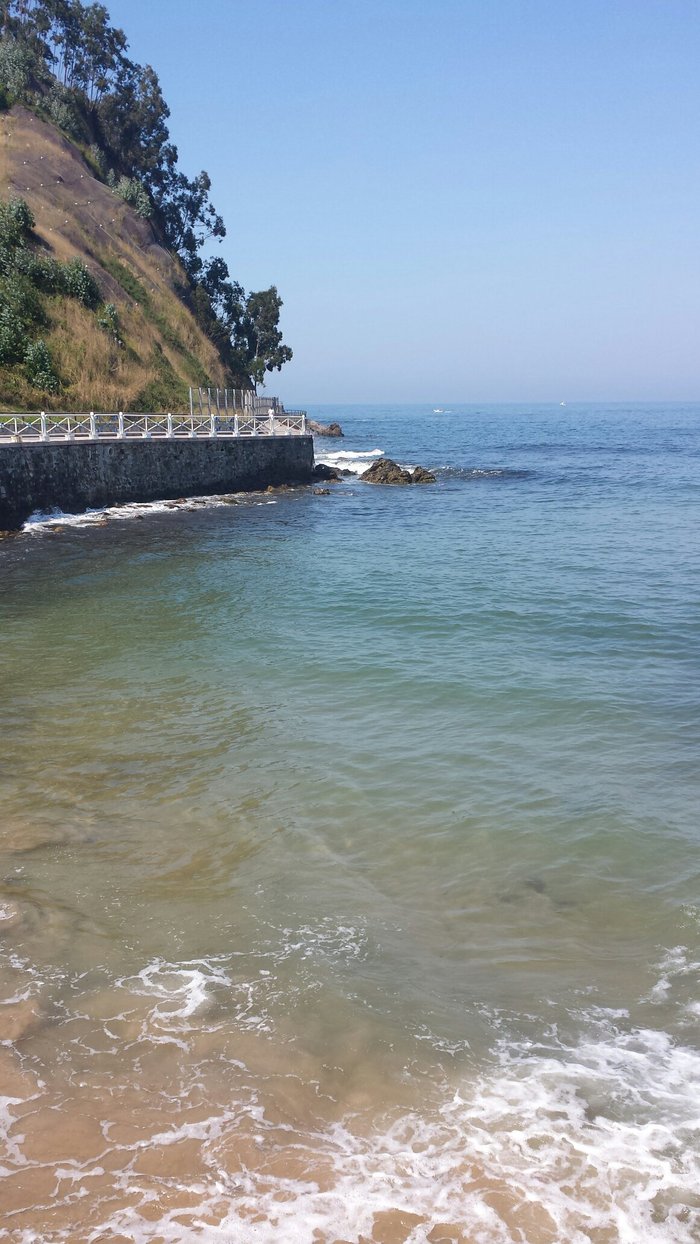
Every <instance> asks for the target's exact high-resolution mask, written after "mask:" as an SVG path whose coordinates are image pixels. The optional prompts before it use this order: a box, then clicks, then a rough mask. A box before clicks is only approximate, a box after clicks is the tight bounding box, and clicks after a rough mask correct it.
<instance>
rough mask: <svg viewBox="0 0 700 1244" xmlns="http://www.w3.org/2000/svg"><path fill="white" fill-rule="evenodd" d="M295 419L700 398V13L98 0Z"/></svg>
mask: <svg viewBox="0 0 700 1244" xmlns="http://www.w3.org/2000/svg"><path fill="white" fill-rule="evenodd" d="M107 4H108V7H109V9H110V12H111V15H112V19H113V21H114V22H115V23H116V24H117V25H120V26H122V27H123V28H124V29H125V31H126V33H127V36H128V38H129V41H130V45H131V55H132V56H133V57H134V58H135V59H136V60H139V61H141V62H149V63H151V64H153V66H154V67H155V69H156V70H157V72H158V74H159V76H160V79H161V83H162V86H163V91H164V94H165V98H166V99H167V101H168V103H169V104H170V108H171V112H172V116H171V122H170V124H171V133H172V136H173V139H174V141H175V142H176V144H177V146H178V148H179V151H180V157H181V164H182V166H183V168H184V169H185V171H186V172H188V173H190V174H191V173H194V172H198V171H199V170H200V169H201V168H206V169H207V170H208V172H209V173H210V175H211V177H212V181H213V188H212V199H213V202H214V203H215V205H216V207H217V208H218V210H219V211H220V212H221V213H222V214H223V216H224V218H225V220H226V224H227V228H228V237H227V238H226V239H225V241H224V243H223V245H222V247H221V253H222V254H223V255H224V257H225V258H226V260H227V262H228V263H229V267H230V268H231V271H232V274H233V275H235V276H236V277H237V278H238V279H239V280H241V281H242V283H243V284H244V285H245V286H246V288H252V289H260V288H263V287H265V286H267V285H269V284H272V283H274V284H276V285H277V286H278V288H279V291H280V293H281V295H282V297H283V299H284V304H285V305H284V309H283V312H282V316H283V321H282V323H283V329H284V333H285V338H286V340H287V341H288V342H289V344H290V345H291V346H292V347H293V349H294V360H293V362H292V363H290V364H289V365H288V366H287V367H286V368H285V369H284V370H283V372H282V373H281V375H278V374H277V373H274V374H273V377H272V379H271V381H270V384H269V386H268V387H269V388H270V390H271V391H273V392H276V391H279V392H281V393H282V395H283V396H284V397H285V398H286V399H288V400H289V401H291V400H294V401H295V402H302V401H306V402H332V401H337V402H343V401H372V400H376V401H397V402H399V401H401V402H403V401H417V402H419V401H427V402H431V403H432V402H435V403H437V402H444V401H448V400H449V401H460V400H461V401H479V402H485V401H535V400H542V401H548V400H554V401H559V400H564V399H565V400H576V399H578V400H586V399H590V400H594V399H611V400H614V399H620V400H623V399H625V398H638V399H646V400H650V401H651V400H663V399H684V398H700V245H699V243H700V124H699V123H700V74H699V72H698V67H699V65H700V5H699V4H698V2H697V0H254V2H251V0H248V2H247V3H242V2H241V0H200V3H199V4H195V3H193V2H192V0H111V3H110V0H107Z"/></svg>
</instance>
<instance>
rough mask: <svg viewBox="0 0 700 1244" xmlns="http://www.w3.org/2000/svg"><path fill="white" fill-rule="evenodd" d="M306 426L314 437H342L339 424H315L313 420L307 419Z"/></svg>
mask: <svg viewBox="0 0 700 1244" xmlns="http://www.w3.org/2000/svg"><path fill="white" fill-rule="evenodd" d="M306 426H307V428H308V429H309V432H313V434H314V436H343V435H344V432H343V429H342V428H341V426H340V424H339V423H317V422H316V420H315V419H307V420H306Z"/></svg>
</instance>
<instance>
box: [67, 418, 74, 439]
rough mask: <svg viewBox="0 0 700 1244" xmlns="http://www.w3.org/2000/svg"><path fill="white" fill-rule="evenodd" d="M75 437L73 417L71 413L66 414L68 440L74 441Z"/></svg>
mask: <svg viewBox="0 0 700 1244" xmlns="http://www.w3.org/2000/svg"><path fill="white" fill-rule="evenodd" d="M74 439H75V438H74V436H73V424H72V422H71V417H70V415H66V440H67V441H72V440H74Z"/></svg>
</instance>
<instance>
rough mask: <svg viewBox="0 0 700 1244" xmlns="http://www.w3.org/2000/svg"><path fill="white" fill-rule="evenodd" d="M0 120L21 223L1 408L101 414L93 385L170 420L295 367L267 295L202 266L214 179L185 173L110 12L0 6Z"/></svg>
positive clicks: (152, 85)
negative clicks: (74, 405) (198, 387)
mask: <svg viewBox="0 0 700 1244" xmlns="http://www.w3.org/2000/svg"><path fill="white" fill-rule="evenodd" d="M0 113H4V116H0V128H2V129H4V131H5V132H4V135H3V137H4V138H5V139H8V140H9V142H6V143H5V153H4V158H5V168H3V151H2V144H1V143H0V174H2V173H3V172H6V173H7V176H6V178H5V179H4V180H5V181H6V183H7V184H8V186H9V187H10V189H11V190H14V192H15V199H14V201H10V202H9V203H5V204H4V206H3V208H2V213H3V215H2V220H3V221H5V223H6V225H7V222H8V221H11V220H18V219H20V218H22V219H23V220H24V221H25V226H26V227H24V228H23V231H22V236H21V239H19V241H18V242H17V245H15V246H14V251H13V254H14V258H12V259H11V260H8V256H7V254H6V255H5V258H4V260H3V261H2V263H3V267H2V272H1V274H0V280H1V281H2V286H1V287H0V298H1V302H0V305H1V306H2V307H3V314H5V309H6V311H7V315H6V318H8V317H9V320H10V321H11V322H10V323H9V325H8V326H7V327H4V328H3V329H2V330H0V400H2V401H4V403H5V404H6V405H7V404H8V403H9V404H10V405H17V404H19V403H20V402H21V401H22V400H24V402H25V404H29V405H32V404H33V405H35V406H36V405H37V398H39V397H40V398H41V401H40V404H41V405H42V406H47V407H48V406H51V405H56V404H57V403H58V404H60V402H59V398H60V397H61V395H62V396H63V398H64V401H65V399H66V397H68V396H70V397H71V398H73V399H74V401H75V400H77V399H78V398H79V397H80V395H84V396H83V402H82V404H83V405H84V404H85V403H86V402H90V404H95V405H97V404H100V399H99V394H98V393H95V392H94V389H93V388H88V387H86V386H90V385H93V386H95V385H96V386H97V388H98V389H100V390H103V391H105V395H107V393H109V394H110V395H112V401H111V402H110V403H109V404H111V405H112V406H114V405H115V404H116V396H117V393H119V394H122V395H123V396H122V399H121V402H120V405H126V406H129V407H130V408H132V409H137V408H140V409H145V408H146V406H148V405H150V408H151V409H159V408H162V407H167V408H172V407H173V406H178V405H181V404H182V402H183V400H184V397H185V396H186V391H187V384H188V383H195V384H206V383H210V384H225V383H229V384H241V383H251V382H252V383H253V384H258V383H261V382H262V381H263V380H264V377H265V375H266V373H267V372H270V371H272V370H274V369H279V368H280V367H281V366H282V365H283V363H284V362H285V361H286V360H287V359H289V358H290V357H291V350H290V349H289V348H288V347H287V346H286V345H284V344H283V342H282V335H281V332H280V330H279V311H280V307H281V305H282V304H281V299H280V298H279V295H278V293H277V290H276V288H275V287H274V286H272V287H271V288H270V289H268V290H263V291H260V292H254V293H249V294H246V293H245V291H244V290H243V288H242V287H241V286H240V284H238V282H236V281H233V280H231V278H230V274H229V271H228V268H227V265H226V263H225V262H224V261H223V259H221V258H219V257H217V258H206V257H204V255H203V248H204V247H205V246H206V244H207V243H208V242H209V241H210V240H211V239H212V238H213V239H217V238H218V239H221V238H223V237H224V236H225V233H226V230H225V226H224V223H223V220H222V218H221V216H220V215H219V214H218V213H217V212H216V210H215V208H214V207H213V205H212V203H211V201H210V199H209V191H210V179H209V177H208V175H207V173H206V172H201V173H200V174H199V175H198V176H197V177H194V178H188V177H187V176H186V175H185V174H184V173H183V172H182V171H181V170H180V168H179V167H178V156H177V149H176V148H175V146H174V145H173V144H172V142H171V141H170V136H169V132H168V128H167V118H168V116H169V110H168V107H167V105H166V103H165V101H164V99H163V96H162V93H161V89H160V84H159V82H158V77H157V75H156V73H155V72H154V70H153V69H152V68H151V67H150V66H141V65H138V64H136V63H135V62H133V61H131V60H130V59H129V57H128V56H127V41H126V36H125V35H124V33H123V32H122V31H120V30H118V29H116V28H115V27H113V26H112V25H111V23H110V20H109V15H108V13H107V10H106V8H105V7H104V6H103V5H101V4H89V5H86V4H82V3H81V2H80V0H0ZM42 122H45V123H48V125H42V124H41V123H42ZM48 126H50V134H49V132H48ZM51 135H53V137H51ZM24 148H29V149H30V153H31V157H32V158H30V159H26V158H25V159H22V160H21V161H20V159H19V155H20V152H22V153H23V154H24V155H25V156H26V154H27V152H26V151H25V150H24ZM44 159H46V163H45V164H43V165H41V166H39V164H38V161H40V160H44ZM79 170H80V171H79ZM49 171H50V172H51V173H53V174H55V176H53V178H50V177H48V178H47V176H46V174H48V173H49ZM42 174H43V175H42ZM25 183H26V184H25ZM79 183H82V184H79ZM76 191H78V192H79V197H71V196H72V195H73V196H74V195H75V192H76ZM20 198H21V199H22V200H24V202H23V203H20V202H19V199H20ZM27 213H28V215H27ZM64 213H65V215H64ZM30 217H33V221H32V223H31V224H30V223H29V218H30ZM3 227H4V226H3ZM7 227H9V225H8V226H7ZM11 249H12V248H11ZM71 260H72V261H73V268H70V261H71ZM8 263H9V266H8ZM18 264H19V268H18V267H17V265H18ZM69 269H70V272H72V273H73V274H74V277H75V279H77V274H78V269H80V271H81V272H82V273H84V278H83V279H89V280H90V281H92V283H93V286H94V288H93V289H92V294H91V296H90V300H89V301H88V302H86V301H85V300H84V299H81V298H80V297H79V296H77V295H76V294H75V293H73V292H72V291H71V290H70V289H68V288H67V285H66V282H67V281H68V280H69V272H68V270H69ZM64 270H65V271H64ZM62 274H63V275H62ZM95 281H96V284H95ZM8 282H9V284H8ZM17 282H19V285H20V286H21V290H19V287H18V284H17ZM13 290H14V293H12V291H13ZM10 295H11V296H10ZM20 295H21V296H20ZM20 319H22V321H23V323H22V337H21V340H20V337H19V336H18V333H17V326H18V324H19V321H20ZM13 334H14V336H13ZM34 359H36V361H35V362H32V360H34ZM103 368H104V370H103Z"/></svg>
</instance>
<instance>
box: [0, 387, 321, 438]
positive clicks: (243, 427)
mask: <svg viewBox="0 0 700 1244" xmlns="http://www.w3.org/2000/svg"><path fill="white" fill-rule="evenodd" d="M265 402H266V405H265V407H264V412H263V409H262V408H260V409H254V408H248V409H246V410H242V411H237V410H233V411H231V412H230V413H225V412H224V411H222V412H221V413H216V411H215V410H213V411H212V412H211V413H208V412H207V413H206V414H201V413H199V412H198V411H197V410H195V411H194V412H192V413H190V414H186V415H182V414H179V415H178V414H167V415H155V414H145V415H142V414H128V413H125V412H123V411H118V412H116V413H113V414H98V413H96V412H94V411H90V412H88V413H82V414H57V413H56V414H55V413H51V412H45V411H42V412H41V413H37V414H7V415H2V414H0V444H6V443H8V442H9V443H15V444H25V443H32V442H37V441H39V442H45V441H104V440H109V441H114V440H117V441H123V440H130V441H131V440H187V439H192V438H194V439H199V438H203V439H218V438H219V437H221V438H222V439H223V438H228V437H234V436H300V435H304V434H305V433H306V411H303V410H284V408H283V407H282V406H280V404H279V403H276V404H275V405H274V406H273V405H272V402H271V400H270V399H269V398H268V399H265Z"/></svg>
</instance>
